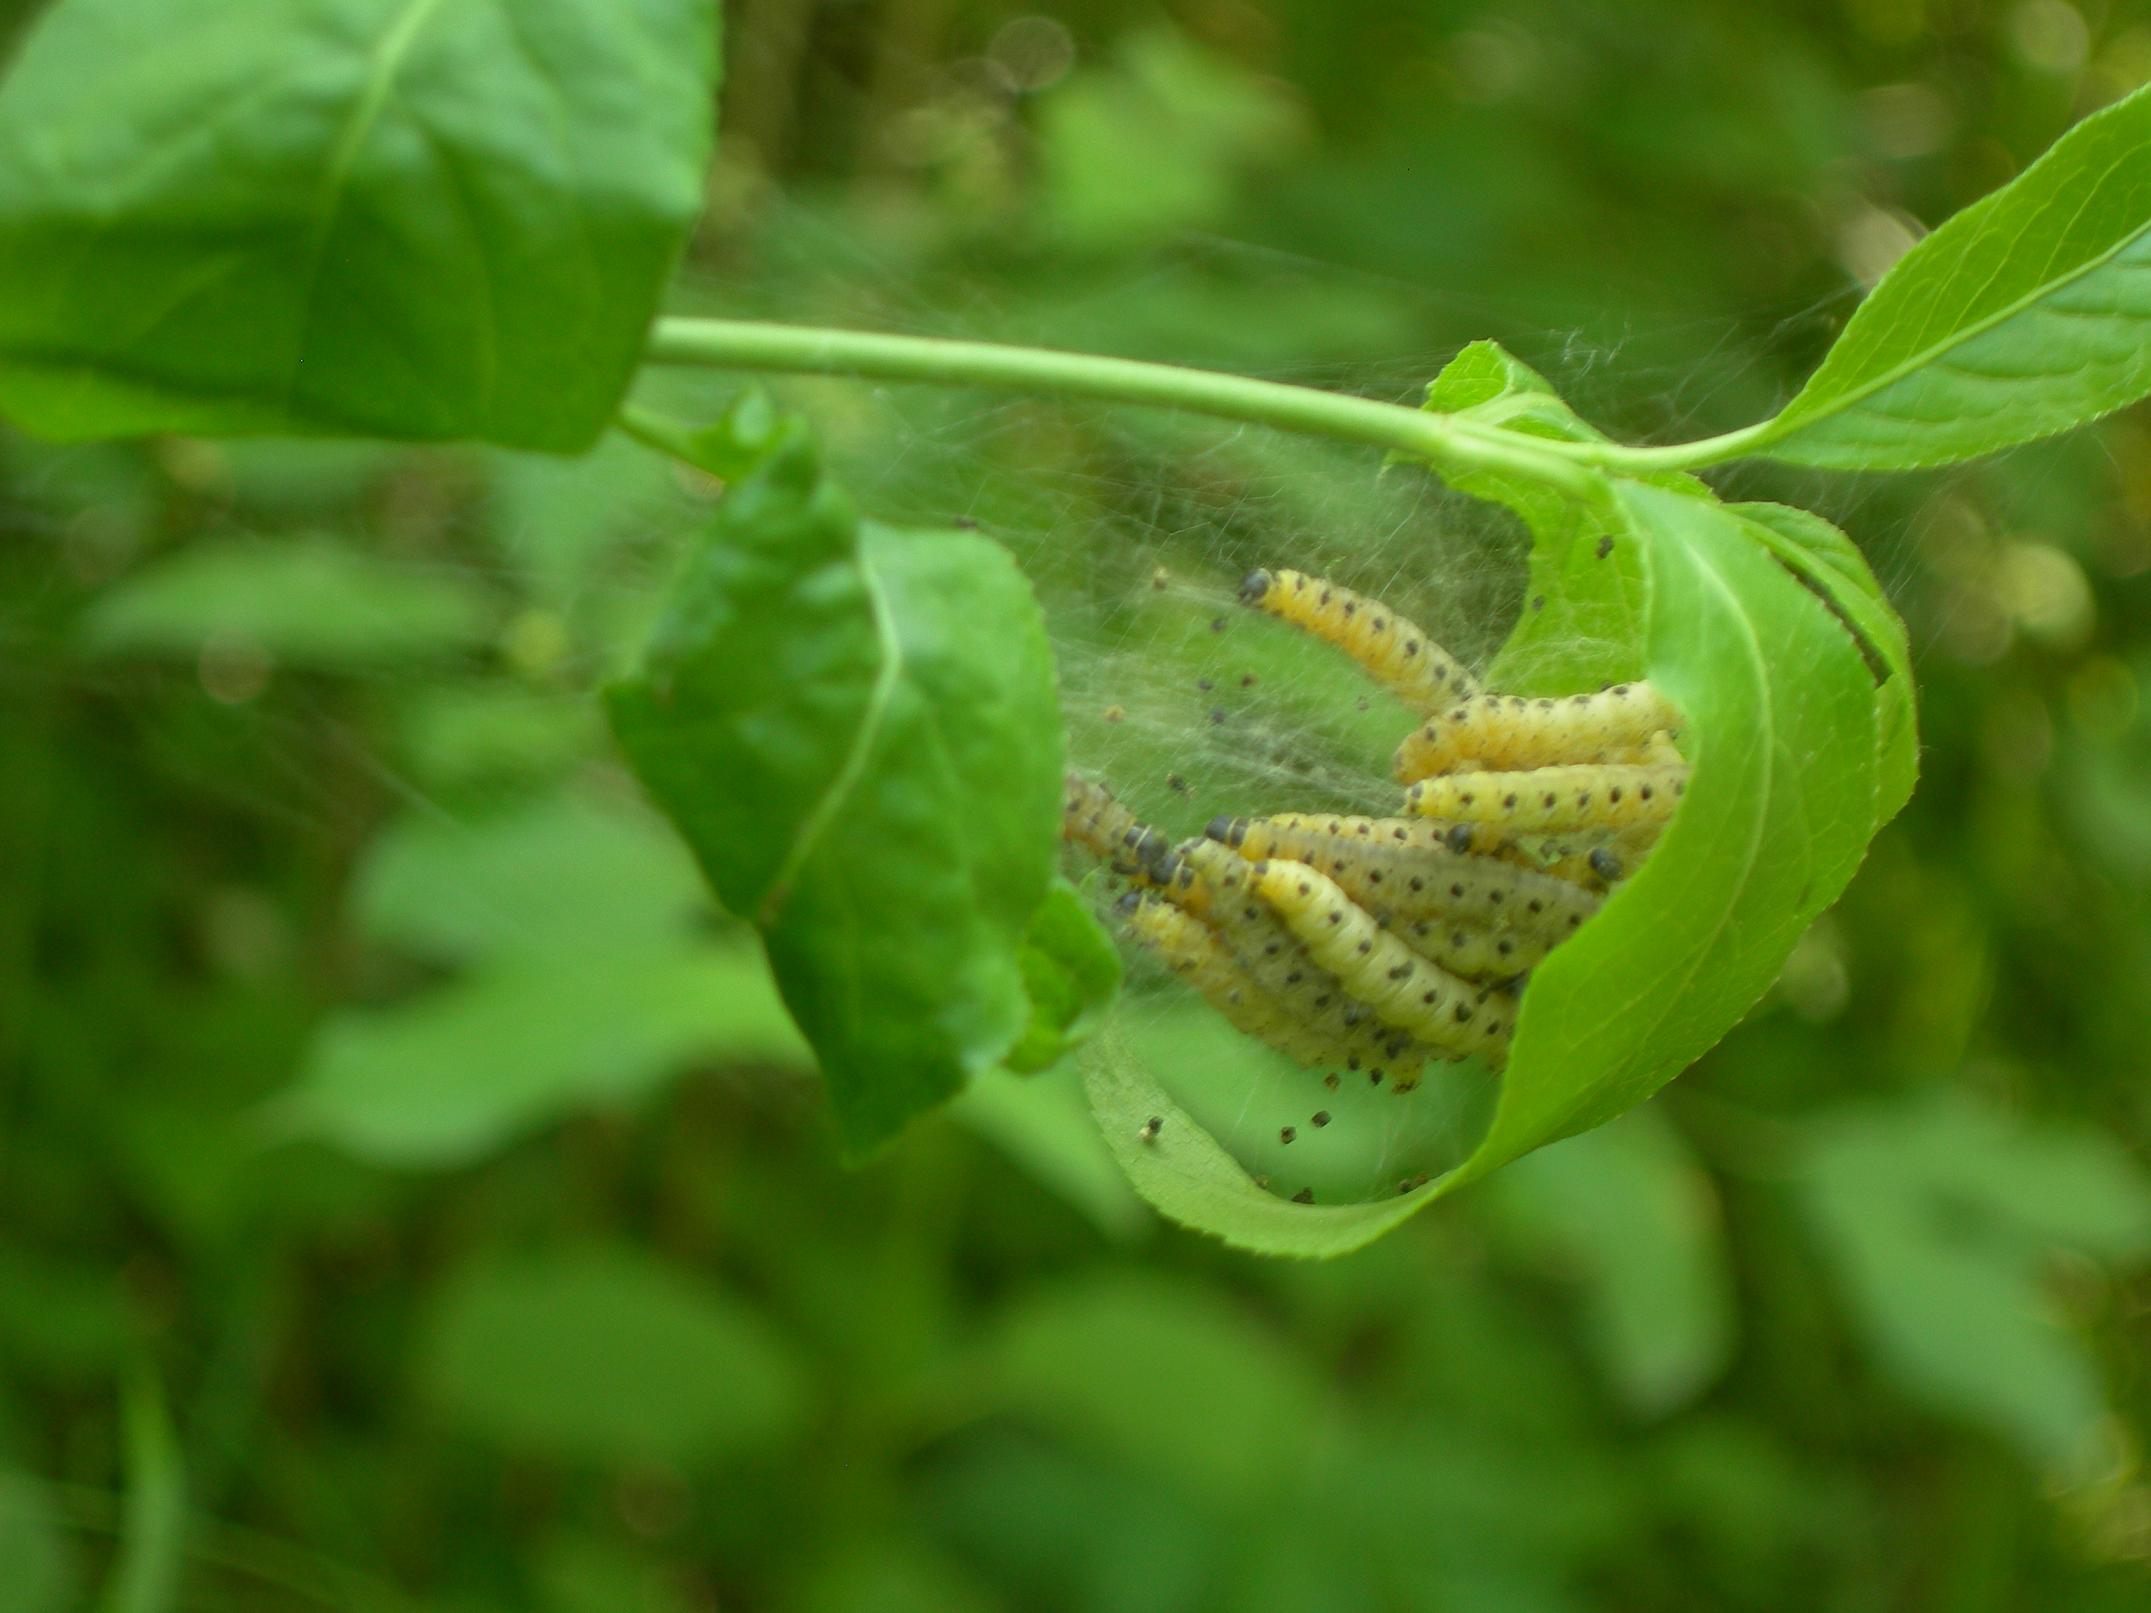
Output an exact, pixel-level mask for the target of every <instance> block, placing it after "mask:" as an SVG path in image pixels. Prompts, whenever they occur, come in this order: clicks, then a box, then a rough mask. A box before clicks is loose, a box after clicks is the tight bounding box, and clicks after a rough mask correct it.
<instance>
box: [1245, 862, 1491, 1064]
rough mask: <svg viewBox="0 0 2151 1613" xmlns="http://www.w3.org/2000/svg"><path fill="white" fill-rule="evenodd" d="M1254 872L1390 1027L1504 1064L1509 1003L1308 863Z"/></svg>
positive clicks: (1269, 865) (1261, 888) (1257, 884)
mask: <svg viewBox="0 0 2151 1613" xmlns="http://www.w3.org/2000/svg"><path fill="white" fill-rule="evenodd" d="M1251 867H1252V870H1253V880H1252V888H1253V889H1254V891H1255V892H1256V893H1257V894H1258V895H1259V896H1260V897H1261V898H1262V899H1263V900H1264V901H1265V902H1267V903H1268V904H1269V905H1270V907H1271V908H1272V909H1274V910H1275V911H1276V912H1277V913H1278V915H1279V916H1280V917H1282V918H1283V919H1284V921H1285V923H1286V924H1287V925H1289V926H1290V927H1291V930H1292V933H1293V934H1295V935H1297V936H1298V937H1299V938H1300V939H1301V940H1302V941H1304V942H1305V943H1306V945H1307V950H1308V951H1309V952H1310V953H1312V954H1313V956H1314V959H1315V961H1316V962H1317V963H1319V964H1321V965H1322V966H1323V967H1324V968H1326V969H1328V970H1329V971H1330V972H1331V973H1333V974H1335V975H1336V976H1337V978H1338V979H1339V980H1340V981H1341V982H1343V984H1344V986H1345V987H1346V989H1347V990H1349V991H1350V992H1351V993H1352V995H1353V996H1355V997H1357V998H1358V999H1359V1000H1360V1001H1361V1002H1363V1003H1365V1004H1366V1005H1367V1006H1368V1007H1369V1008H1371V1009H1373V1010H1374V1012H1375V1013H1376V1014H1377V1015H1378V1016H1380V1018H1381V1019H1382V1021H1383V1022H1384V1023H1385V1024H1389V1025H1393V1026H1395V1027H1396V1028H1397V1029H1398V1030H1401V1031H1404V1032H1406V1033H1408V1034H1409V1035H1411V1036H1412V1037H1413V1038H1415V1039H1416V1040H1418V1041H1421V1042H1424V1043H1426V1044H1428V1045H1429V1046H1431V1047H1434V1048H1438V1049H1441V1050H1442V1051H1444V1052H1446V1053H1447V1054H1448V1055H1449V1056H1450V1057H1452V1058H1463V1057H1466V1056H1468V1055H1470V1054H1473V1053H1482V1054H1485V1055H1487V1056H1488V1058H1489V1059H1490V1060H1492V1061H1493V1062H1496V1063H1498V1062H1500V1059H1501V1056H1502V1054H1503V1052H1504V1050H1505V1049H1506V1048H1507V1046H1508V1034H1509V1018H1510V1014H1509V1000H1508V999H1507V998H1505V997H1499V996H1492V995H1489V994H1487V993H1485V992H1482V991H1481V990H1480V989H1479V988H1478V987H1475V986H1474V985H1473V984H1472V983H1471V982H1470V981H1468V980H1464V979H1461V978H1460V977H1458V976H1456V975H1453V974H1451V973H1449V971H1448V970H1446V969H1444V968H1442V967H1441V966H1440V965H1439V964H1436V963H1432V962H1429V961H1428V960H1427V959H1425V958H1422V957H1420V956H1419V955H1417V954H1416V953H1414V952H1413V951H1412V950H1411V949H1410V948H1409V947H1407V946H1406V945H1405V944H1404V943H1403V942H1402V941H1399V940H1398V939H1397V938H1396V937H1395V936H1393V935H1391V934H1389V933H1388V932H1386V931H1384V930H1383V929H1381V928H1380V927H1379V926H1378V925H1376V923H1375V922H1374V920H1373V919H1372V918H1371V917H1369V916H1368V915H1367V914H1366V913H1365V912H1363V911H1362V910H1361V909H1360V908H1359V907H1357V906H1355V905H1354V904H1353V902H1352V900H1351V898H1349V897H1348V896H1346V895H1345V893H1344V892H1343V891H1341V890H1339V889H1338V888H1337V886H1336V884H1335V883H1333V882H1332V881H1331V880H1330V879H1329V878H1328V876H1326V875H1324V874H1322V873H1320V872H1318V871H1317V870H1315V869H1313V868H1310V867H1308V866H1307V864H1305V863H1299V862H1290V861H1283V860H1269V861H1263V862H1258V863H1254V864H1252V865H1251Z"/></svg>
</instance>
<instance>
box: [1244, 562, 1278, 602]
mask: <svg viewBox="0 0 2151 1613" xmlns="http://www.w3.org/2000/svg"><path fill="white" fill-rule="evenodd" d="M1276 581H1277V579H1276V578H1275V577H1273V576H1271V575H1270V574H1269V573H1268V572H1267V571H1261V570H1256V571H1250V572H1249V573H1248V574H1247V575H1246V576H1245V577H1243V578H1241V579H1240V603H1241V604H1243V605H1259V604H1261V603H1262V600H1263V598H1264V596H1265V595H1267V594H1268V593H1269V591H1270V589H1271V587H1272V586H1273V585H1274V584H1275V583H1276Z"/></svg>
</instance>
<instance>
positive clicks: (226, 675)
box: [195, 632, 276, 706]
mask: <svg viewBox="0 0 2151 1613" xmlns="http://www.w3.org/2000/svg"><path fill="white" fill-rule="evenodd" d="M275 670H276V658H275V657H274V656H272V655H271V654H270V653H269V650H268V647H267V646H266V645H264V644H262V643H261V642H260V641H259V640H257V639H254V638H252V637H250V636H248V635H247V634H244V633H224V632H218V633H212V634H210V635H209V637H208V638H207V639H205V640H204V641H203V643H202V653H201V656H200V659H199V660H198V661H197V662H196V665H195V675H196V676H197V677H199V678H200V679H201V683H202V692H203V693H204V694H206V695H208V696H209V698H210V699H212V700H215V701H217V702H219V703H220V704H223V705H227V706H243V705H245V704H246V703H247V702H248V701H249V700H252V699H254V698H255V697H257V696H258V695H259V694H260V693H261V692H262V690H264V689H266V688H268V687H269V675H270V673H272V672H274V671H275Z"/></svg>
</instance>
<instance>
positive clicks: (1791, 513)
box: [1731, 504, 1919, 828]
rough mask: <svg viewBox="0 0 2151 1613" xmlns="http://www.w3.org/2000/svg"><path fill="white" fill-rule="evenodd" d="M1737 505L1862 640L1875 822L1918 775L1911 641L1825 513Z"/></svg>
mask: <svg viewBox="0 0 2151 1613" xmlns="http://www.w3.org/2000/svg"><path fill="white" fill-rule="evenodd" d="M1731 513H1732V514H1734V515H1736V516H1738V517H1739V518H1740V519H1741V520H1743V521H1745V522H1747V523H1748V530H1749V531H1750V533H1751V534H1753V536H1754V537H1755V538H1756V539H1757V540H1758V541H1759V542H1760V543H1762V544H1763V546H1764V547H1765V548H1767V549H1769V551H1770V552H1771V553H1772V554H1774V555H1776V556H1777V557H1778V559H1779V560H1780V561H1782V562H1783V563H1784V564H1785V566H1786V568H1787V569H1788V570H1790V571H1791V572H1792V574H1793V575H1794V576H1796V577H1798V578H1799V579H1800V580H1801V581H1802V582H1803V583H1805V584H1807V586H1808V587H1810V588H1812V589H1813V590H1814V591H1815V592H1816V593H1817V594H1819V595H1821V596H1822V598H1823V599H1825V600H1827V601H1828V602H1829V604H1830V607H1831V609H1833V610H1834V611H1836V612H1837V617H1838V620H1839V621H1840V622H1842V623H1843V624H1844V626H1845V631H1846V632H1848V633H1850V634H1851V635H1852V636H1853V639H1854V641H1855V642H1856V643H1857V644H1858V645H1859V646H1860V653H1861V655H1862V656H1864V657H1865V658H1866V661H1867V670H1868V672H1869V673H1870V674H1871V675H1872V676H1873V678H1874V680H1875V738H1876V743H1877V744H1878V745H1879V746H1880V752H1879V755H1878V757H1877V765H1878V768H1879V773H1878V776H1877V778H1876V781H1875V784H1876V799H1875V826H1876V827H1877V828H1880V827H1881V826H1882V825H1883V824H1885V823H1887V822H1889V820H1890V819H1892V818H1894V817H1895V816H1897V814H1898V812H1899V811H1900V810H1901V809H1902V808H1903V806H1904V804H1905V802H1907V801H1908V800H1910V799H1911V798H1912V788H1913V786H1914V785H1915V784H1917V783H1918V782H1919V693H1918V689H1917V687H1916V685H1915V684H1914V683H1913V681H1912V645H1911V641H1910V640H1909V639H1908V638H1907V637H1906V635H1905V624H1904V621H1903V619H1902V618H1900V617H1899V616H1898V614H1897V612H1896V611H1895V610H1893V609H1891V608H1890V602H1889V599H1888V596H1887V595H1885V594H1884V593H1883V592H1882V584H1881V583H1880V582H1879V581H1878V580H1877V579H1876V577H1875V574H1874V571H1873V570H1872V569H1871V568H1870V567H1869V566H1868V564H1867V557H1866V556H1865V555H1863V554H1861V553H1860V551H1859V549H1858V548H1857V547H1855V546H1854V544H1853V541H1852V540H1851V539H1850V538H1848V537H1846V536H1845V534H1844V533H1842V532H1840V531H1838V529H1837V528H1836V527H1834V526H1832V525H1831V524H1830V523H1829V522H1828V521H1825V520H1824V519H1823V518H1822V517H1821V516H1819V515H1811V514H1810V513H1808V512H1807V511H1806V510H1799V509H1794V508H1792V507H1791V506H1789V505H1785V504H1735V505H1733V506H1731Z"/></svg>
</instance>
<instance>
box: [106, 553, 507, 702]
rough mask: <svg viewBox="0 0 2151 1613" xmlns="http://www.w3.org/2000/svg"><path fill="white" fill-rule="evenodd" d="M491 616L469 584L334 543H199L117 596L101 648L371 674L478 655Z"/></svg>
mask: <svg viewBox="0 0 2151 1613" xmlns="http://www.w3.org/2000/svg"><path fill="white" fill-rule="evenodd" d="M491 615H492V612H491V610H490V609H489V606H488V602H487V600H486V598H485V596H484V595H483V594H481V593H479V592H477V591H476V590H475V589H473V588H472V587H471V585H470V584H469V583H468V582H465V581H464V580H462V579H461V578H458V577H454V576H449V575H445V574H436V573H432V572H427V571H421V570H418V569H416V568H414V567H411V566H407V565H397V564H395V563H393V562H391V561H388V560H384V559H382V558H380V557H379V556H377V555H371V554H367V553H365V552H364V551H362V550H359V549H356V548H353V547H351V546H349V545H348V544H344V543H341V542H339V541H338V540H336V539H334V538H330V537H310V538H286V539H282V540H280V541H278V542H274V543H268V542H263V541H260V540H257V539H251V538H249V539H226V540H223V541H218V542H210V543H197V544H194V545H192V546H190V547H189V548H187V549H185V550H183V551H181V552H180V553H179V554H176V555H173V556H172V557H171V558H169V559H166V560H160V561H157V562H155V563H153V564H152V565H150V566H148V567H146V568H144V569H143V570H141V571H139V572H137V573H135V574H134V575H133V576H131V577H128V578H127V579H125V580H124V581H122V582H119V583H117V584H115V585H113V586H112V587H111V588H109V589H107V590H106V591H105V592H104V593H103V594H102V595H101V596H99V598H98V599H97V601H96V603H95V604H94V605H92V606H91V607H90V610H89V613H88V615H87V617H86V618H85V621H84V627H85V631H86V634H87V637H88V641H89V643H90V645H91V647H92V648H94V649H98V650H103V651H107V652H126V653H130V654H155V655H178V656H185V657H188V658H190V659H191V658H192V657H194V656H198V655H200V654H201V653H202V651H203V650H204V649H205V648H208V647H212V646H215V645H219V644H222V645H225V646H238V647H243V648H245V649H246V650H248V651H251V652H254V653H258V654H261V655H264V656H267V657H269V658H270V659H271V660H273V661H278V662H283V663H287V664H289V665H292V666H298V667H307V668H317V669H323V670H328V671H337V670H344V669H348V668H353V667H372V666H380V665H383V664H386V663H392V662H402V661H411V660H416V659H419V658H422V657H426V656H439V655H447V654H451V653H453V652H455V651H458V650H468V649H470V648H472V647H473V646H475V645H477V644H479V643H481V642H483V640H484V638H485V636H486V632H487V629H488V624H489V621H490V618H491Z"/></svg>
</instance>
